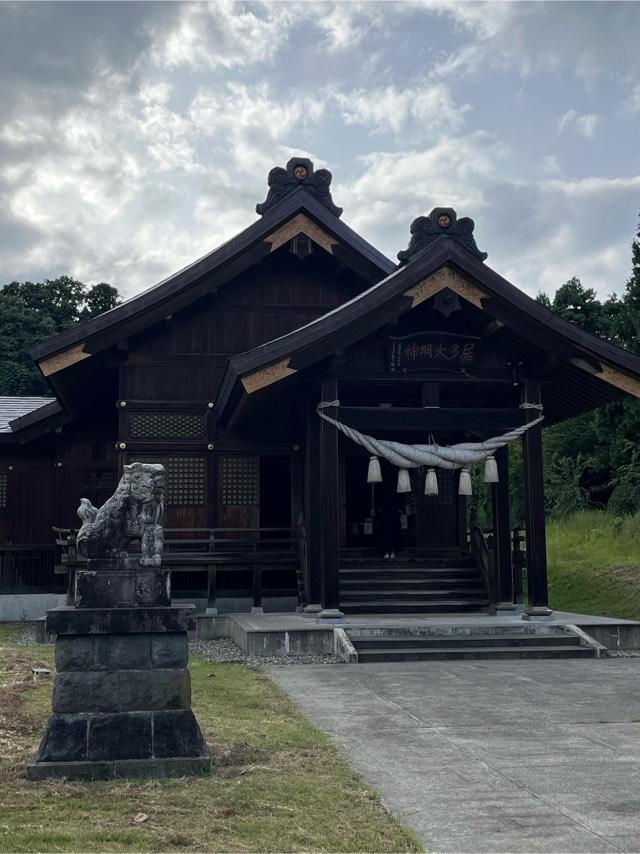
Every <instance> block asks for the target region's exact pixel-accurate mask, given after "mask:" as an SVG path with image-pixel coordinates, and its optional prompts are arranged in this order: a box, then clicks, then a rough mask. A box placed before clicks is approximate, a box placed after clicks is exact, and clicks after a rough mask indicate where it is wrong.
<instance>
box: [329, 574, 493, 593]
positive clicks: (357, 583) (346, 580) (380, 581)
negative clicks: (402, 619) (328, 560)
mask: <svg viewBox="0 0 640 854" xmlns="http://www.w3.org/2000/svg"><path fill="white" fill-rule="evenodd" d="M480 578H481V576H480V575H478V574H475V575H472V574H471V573H469V574H468V575H466V574H465V575H462V576H460V575H444V576H442V577H440V576H438V577H434V576H433V575H428V576H427V577H426V578H422V577H417V578H416V577H415V576H413V575H411V576H407V575H402V576H400V577H394V576H392V577H391V578H387V577H385V578H380V576H379V575H367V576H357V577H355V578H354V577H352V576H343V575H341V576H340V586H341V587H352V588H353V589H354V590H357V589H358V588H361V587H365V588H368V587H371V588H379V589H380V590H384V589H385V587H393V586H394V585H395V586H398V585H400V586H402V587H406V588H407V589H408V588H413V587H415V588H420V587H424V589H425V590H428V589H429V588H431V587H442V585H443V584H451V585H455V586H457V587H460V586H464V585H465V584H467V585H469V584H475V583H476V582H478V581H480Z"/></svg>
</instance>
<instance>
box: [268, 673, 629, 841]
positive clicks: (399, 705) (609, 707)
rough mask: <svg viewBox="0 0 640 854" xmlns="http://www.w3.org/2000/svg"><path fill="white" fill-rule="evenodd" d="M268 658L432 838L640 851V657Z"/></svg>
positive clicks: (316, 718) (393, 802)
mask: <svg viewBox="0 0 640 854" xmlns="http://www.w3.org/2000/svg"><path fill="white" fill-rule="evenodd" d="M268 670H269V673H270V674H271V675H272V677H273V678H274V679H275V681H276V682H278V684H279V685H280V686H281V687H282V688H284V689H285V690H286V691H287V693H288V694H289V695H290V696H291V697H292V698H293V699H294V700H295V701H296V702H297V703H298V704H299V705H300V707H301V708H302V710H303V711H304V713H305V714H306V715H307V716H308V717H309V718H310V719H311V720H312V721H313V723H315V724H316V725H317V726H319V727H320V728H321V729H323V730H324V731H325V732H327V733H328V734H329V735H330V736H331V737H332V738H333V739H334V741H335V743H336V746H337V747H338V749H339V750H340V752H341V753H342V754H343V755H344V756H345V758H346V759H347V760H348V761H349V763H350V764H351V765H352V767H353V768H354V769H355V770H356V771H357V772H358V773H359V774H360V775H361V776H362V777H363V778H364V779H365V780H366V782H368V783H369V784H371V785H372V786H374V787H375V788H376V789H377V790H378V791H379V792H380V794H381V796H382V799H383V801H384V803H385V805H386V806H387V808H388V809H390V810H391V811H392V812H394V813H396V814H399V815H400V817H401V819H402V820H403V821H404V822H405V823H406V824H407V825H408V826H410V827H411V828H412V829H413V830H414V831H415V832H416V833H417V834H418V836H419V837H420V839H421V840H422V842H423V844H424V846H425V848H426V849H427V850H430V851H441V852H471V851H473V852H489V851H496V852H507V851H514V852H527V851H535V852H557V851H564V852H603V851H639V850H640V794H639V791H640V789H639V787H638V782H639V781H640V739H639V738H638V736H639V735H640V724H638V723H637V721H638V720H640V692H638V687H637V686H638V678H639V677H640V659H639V658H615V659H614V658H601V659H597V660H596V659H593V660H588V661H579V660H556V661H535V660H525V661H500V662H497V661H480V662H467V661H456V662H440V661H434V662H429V663H428V664H425V663H410V664H398V663H394V664H369V665H365V666H361V667H354V668H347V667H343V666H341V665H326V664H325V665H305V666H295V665H294V666H290V667H277V666H275V665H274V666H271V667H269V668H268Z"/></svg>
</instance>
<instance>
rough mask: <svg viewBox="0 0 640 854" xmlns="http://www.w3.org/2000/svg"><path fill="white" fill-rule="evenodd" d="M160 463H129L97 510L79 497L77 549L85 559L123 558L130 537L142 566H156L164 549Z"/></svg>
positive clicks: (162, 493)
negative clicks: (137, 551)
mask: <svg viewBox="0 0 640 854" xmlns="http://www.w3.org/2000/svg"><path fill="white" fill-rule="evenodd" d="M163 502H164V466H161V465H159V464H156V463H131V464H130V465H126V466H125V467H124V474H123V475H122V477H121V478H120V483H119V484H118V486H117V489H116V491H115V492H114V494H113V495H112V496H111V498H109V499H108V500H107V501H106V502H105V503H104V504H103V505H102V507H100V509H98V508H97V507H94V506H93V504H92V503H91V502H90V501H89V499H88V498H81V499H80V507H78V516H79V517H80V519H82V527H81V528H80V530H79V531H78V540H77V543H78V551H79V552H80V554H82V555H84V556H85V557H88V558H109V559H111V560H124V559H125V558H126V557H127V548H128V546H129V544H130V543H131V541H132V540H140V551H141V558H140V563H141V565H142V566H160V563H161V561H162V552H163V550H164V532H163V529H162V514H163V511H164V503H163Z"/></svg>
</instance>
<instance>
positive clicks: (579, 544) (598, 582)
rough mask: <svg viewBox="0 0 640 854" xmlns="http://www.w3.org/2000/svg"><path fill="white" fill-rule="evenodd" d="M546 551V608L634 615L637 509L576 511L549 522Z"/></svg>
mask: <svg viewBox="0 0 640 854" xmlns="http://www.w3.org/2000/svg"><path fill="white" fill-rule="evenodd" d="M547 555H548V561H549V602H550V605H551V607H552V608H555V609H556V610H560V611H577V612H578V613H582V614H602V615H603V616H607V617H622V618H626V619H632V620H637V619H640V513H638V514H637V515H635V516H625V517H615V516H613V515H612V514H611V513H608V512H606V511H604V510H582V511H580V512H578V513H574V514H573V515H571V516H567V517H566V518H564V519H560V520H555V521H552V522H550V523H549V524H548V525H547Z"/></svg>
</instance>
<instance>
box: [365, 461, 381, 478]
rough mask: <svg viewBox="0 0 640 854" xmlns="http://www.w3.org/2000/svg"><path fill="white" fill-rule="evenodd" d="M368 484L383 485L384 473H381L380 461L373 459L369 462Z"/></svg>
mask: <svg viewBox="0 0 640 854" xmlns="http://www.w3.org/2000/svg"><path fill="white" fill-rule="evenodd" d="M367 483H382V472H381V471H380V460H379V459H378V458H377V457H371V459H370V460H369V471H368V472H367Z"/></svg>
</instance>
